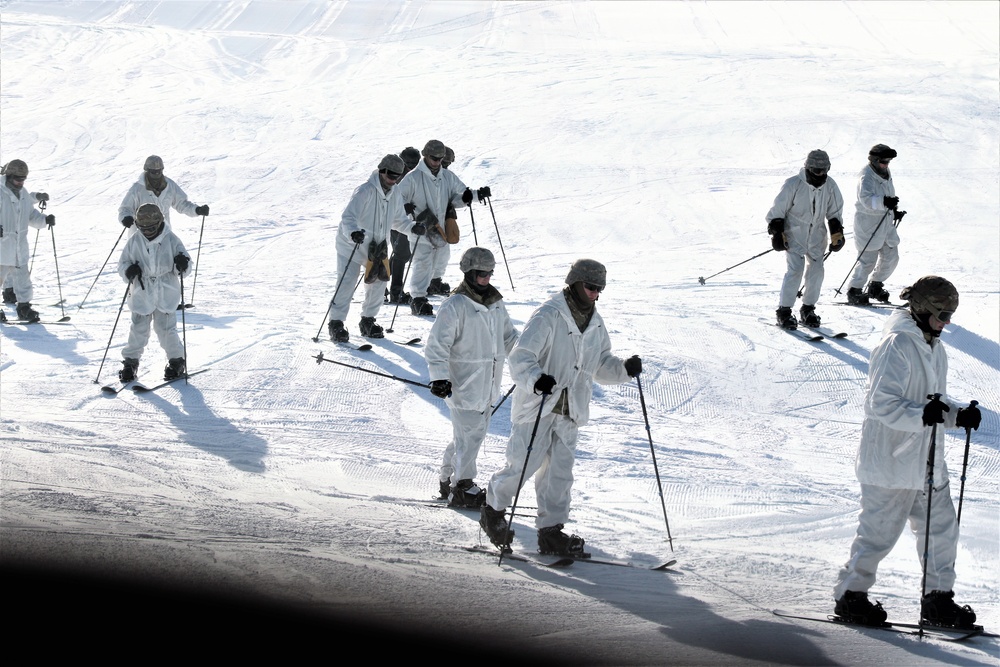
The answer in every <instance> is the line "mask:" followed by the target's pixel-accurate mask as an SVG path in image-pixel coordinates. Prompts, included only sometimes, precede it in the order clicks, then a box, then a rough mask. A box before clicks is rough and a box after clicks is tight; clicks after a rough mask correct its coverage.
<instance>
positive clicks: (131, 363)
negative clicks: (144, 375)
mask: <svg viewBox="0 0 1000 667" xmlns="http://www.w3.org/2000/svg"><path fill="white" fill-rule="evenodd" d="M138 373H139V360H138V359H129V358H128V357H125V359H123V360H122V369H121V370H120V371H118V379H119V380H121V381H122V382H132V381H134V380H135V378H136V377H137V376H138Z"/></svg>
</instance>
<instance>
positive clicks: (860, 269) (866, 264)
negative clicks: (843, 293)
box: [847, 245, 899, 289]
mask: <svg viewBox="0 0 1000 667" xmlns="http://www.w3.org/2000/svg"><path fill="white" fill-rule="evenodd" d="M860 257H861V258H860V259H859V260H858V266H857V268H855V269H854V275H853V276H852V277H851V282H849V283H848V284H847V286H848V287H849V288H852V289H853V288H857V289H861V288H862V287H864V286H865V282H866V281H867V280H868V276H869V275H871V277H872V278H871V279H872V280H873V281H874V282H878V283H884V282H885V281H886V280H888V279H889V276H891V275H892V272H893V271H895V270H896V266H897V265H898V264H899V248H897V247H896V246H887V245H884V246H882V247H881V248H875V249H874V250H872V249H871V248H869V249H868V250H865V251H864V252H863V253H861V256H860ZM872 268H874V269H875V273H872Z"/></svg>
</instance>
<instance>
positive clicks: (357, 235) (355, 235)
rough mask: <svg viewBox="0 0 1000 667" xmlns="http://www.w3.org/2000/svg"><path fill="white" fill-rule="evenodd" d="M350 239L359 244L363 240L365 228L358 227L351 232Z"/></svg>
mask: <svg viewBox="0 0 1000 667" xmlns="http://www.w3.org/2000/svg"><path fill="white" fill-rule="evenodd" d="M351 240H352V241H354V242H355V243H358V244H361V243H364V242H365V230H363V229H359V230H358V231H356V232H351Z"/></svg>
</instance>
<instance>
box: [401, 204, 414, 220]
mask: <svg viewBox="0 0 1000 667" xmlns="http://www.w3.org/2000/svg"><path fill="white" fill-rule="evenodd" d="M403 210H404V211H406V215H408V216H410V217H412V216H413V214H414V213H416V212H417V207H416V206H414V205H413V204H411V203H410V202H406V203H405V204H403Z"/></svg>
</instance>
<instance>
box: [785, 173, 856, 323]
mask: <svg viewBox="0 0 1000 667" xmlns="http://www.w3.org/2000/svg"><path fill="white" fill-rule="evenodd" d="M775 218H784V220H785V238H786V239H787V242H788V249H787V250H786V251H785V261H786V262H787V265H788V268H787V269H786V271H785V278H784V280H783V281H782V283H781V297H780V300H779V303H778V305H779V306H781V307H782V308H791V307H792V306H794V305H795V298H796V295H797V294H798V291H799V286H800V285H802V274H803V271H804V272H805V285H804V286H803V287H802V303H803V304H808V305H810V306H813V305H816V302H817V301H818V300H819V293H820V289H821V288H822V287H823V273H824V272H823V255H824V254H825V253H826V251H827V247H828V244H829V235H828V234H827V229H826V224H825V223H826V221H827V220H830V219H832V218H837V219H838V220H840V221H841V222H843V220H844V198H843V196H841V194H840V188H839V187H837V183H836V181H834V180H833V179H832V178H830V177H829V176H827V179H826V182H825V183H824V184H823V185H822V186H820V187H818V188H816V187H813V186H812V185H809V183H808V182H807V181H806V170H805V168H803V169H800V170H799V173H798V174H797V175H795V176H792V177H791V178H789V179H788V180H787V181H785V183H784V184H783V185H782V186H781V191H780V192H779V193H778V196H777V197H775V199H774V205H773V206H772V207H771V210H770V211H768V212H767V216H766V219H767V222H768V223H770V222H771V221H772V220H774V219H775ZM807 260H808V268H806V265H807Z"/></svg>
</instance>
